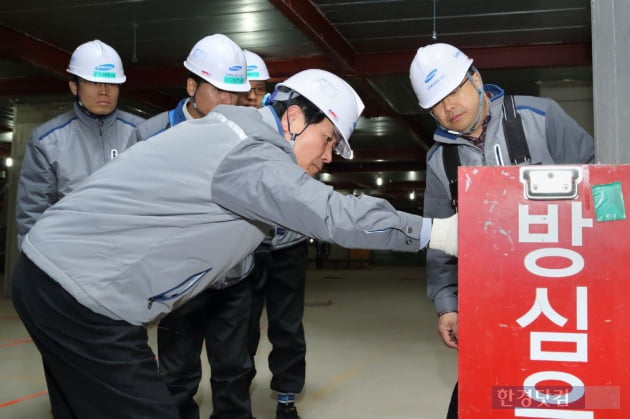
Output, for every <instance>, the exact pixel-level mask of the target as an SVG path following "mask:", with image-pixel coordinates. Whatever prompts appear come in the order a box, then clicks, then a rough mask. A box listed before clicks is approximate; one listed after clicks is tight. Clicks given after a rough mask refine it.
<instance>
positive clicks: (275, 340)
mask: <svg viewBox="0 0 630 419" xmlns="http://www.w3.org/2000/svg"><path fill="white" fill-rule="evenodd" d="M263 246H264V245H261V247H259V248H258V249H257V251H256V255H255V256H256V258H255V268H254V272H253V273H252V275H251V276H250V277H251V278H252V288H253V295H252V300H253V302H252V313H251V322H250V328H249V353H250V355H251V357H252V363H253V358H254V356H255V355H256V350H257V349H258V343H259V341H260V317H261V315H262V310H263V307H265V306H266V309H267V321H268V330H267V336H268V338H269V341H270V342H271V345H272V349H271V352H270V354H269V370H270V371H271V373H272V379H271V389H272V390H275V391H279V392H284V393H299V392H301V391H302V389H303V388H304V376H305V373H306V340H305V337H304V326H303V325H302V319H303V317H304V287H305V281H306V256H307V244H306V241H303V242H301V243H298V244H296V245H294V246H290V247H286V248H283V249H278V250H274V251H270V250H269V248H268V247H267V249H264V248H263ZM255 374H256V370H255V368H254V370H253V373H252V376H251V378H252V379H253V377H254V375H255Z"/></svg>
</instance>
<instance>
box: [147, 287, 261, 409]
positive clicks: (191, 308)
mask: <svg viewBox="0 0 630 419" xmlns="http://www.w3.org/2000/svg"><path fill="white" fill-rule="evenodd" d="M250 308H251V286H250V284H249V280H248V279H244V280H242V281H240V282H239V283H237V284H235V285H232V286H230V287H228V288H224V289H221V290H214V289H208V290H206V291H204V292H202V293H201V294H199V295H197V296H196V297H195V298H193V299H192V300H190V301H187V302H186V303H185V304H184V305H182V306H181V307H179V308H177V309H176V310H174V311H173V312H171V313H170V314H169V315H168V316H166V317H164V318H163V319H162V320H161V321H160V324H159V326H158V359H159V367H160V373H161V374H162V375H163V377H164V379H165V381H166V383H167V385H168V388H169V389H170V391H171V393H172V394H173V397H174V398H175V402H176V404H177V408H178V410H179V414H180V418H181V419H198V418H199V406H197V403H196V402H195V400H194V399H193V396H194V395H195V394H196V393H197V389H198V388H199V383H200V381H201V375H202V372H201V369H202V368H201V359H200V356H201V350H202V348H203V342H204V340H205V343H206V354H207V357H208V363H209V364H210V369H211V378H210V386H211V388H212V405H213V412H212V415H211V416H210V418H211V419H245V418H247V419H249V418H251V416H252V413H251V401H250V396H249V377H250V375H251V370H252V364H251V360H250V358H249V354H248V352H247V330H248V327H249V316H250Z"/></svg>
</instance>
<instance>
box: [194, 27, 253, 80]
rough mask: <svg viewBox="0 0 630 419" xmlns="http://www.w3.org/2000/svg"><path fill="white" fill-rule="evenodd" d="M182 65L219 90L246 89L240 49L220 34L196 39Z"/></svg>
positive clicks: (244, 70)
mask: <svg viewBox="0 0 630 419" xmlns="http://www.w3.org/2000/svg"><path fill="white" fill-rule="evenodd" d="M184 67H186V68H187V69H188V70H190V71H191V72H192V73H194V74H196V75H198V76H199V77H201V78H202V79H204V80H205V81H207V82H208V83H210V84H212V85H213V86H215V87H216V88H218V89H221V90H226V91H228V92H249V89H250V86H249V82H248V81H247V62H246V61H245V55H244V54H243V50H242V49H241V47H239V46H238V45H236V43H235V42H234V41H232V40H231V39H230V38H228V37H227V36H225V35H223V34H214V35H209V36H206V37H205V38H203V39H201V40H200V41H198V42H197V43H196V44H195V46H194V47H193V48H192V50H190V54H188V57H187V58H186V61H184Z"/></svg>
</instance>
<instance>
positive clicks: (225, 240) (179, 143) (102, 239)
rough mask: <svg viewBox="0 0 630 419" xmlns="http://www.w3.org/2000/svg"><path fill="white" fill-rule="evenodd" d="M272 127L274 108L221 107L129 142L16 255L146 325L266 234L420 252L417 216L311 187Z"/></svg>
mask: <svg viewBox="0 0 630 419" xmlns="http://www.w3.org/2000/svg"><path fill="white" fill-rule="evenodd" d="M277 124H278V119H277V116H276V115H275V113H274V112H273V110H272V109H271V108H269V107H267V108H263V109H260V110H258V109H252V108H246V107H238V106H224V105H221V106H218V107H216V108H215V110H214V111H213V112H211V113H209V114H208V115H207V116H206V117H204V118H201V119H198V120H194V121H186V122H183V123H181V124H178V125H176V126H175V127H173V128H171V129H169V130H167V131H165V132H163V133H161V134H159V135H157V136H155V137H153V138H152V139H151V141H145V142H141V143H138V144H136V145H135V146H133V147H132V148H130V149H129V150H127V151H126V152H125V153H123V154H121V155H120V157H118V158H117V159H115V160H114V161H113V162H111V163H109V164H107V165H105V166H103V167H102V168H101V169H100V170H99V171H97V172H96V173H94V174H93V175H92V176H90V177H89V178H88V179H87V180H86V181H85V182H83V183H82V184H81V185H80V186H79V187H78V188H77V189H76V190H75V191H74V192H73V193H71V194H69V195H68V196H66V197H65V198H64V199H62V200H61V201H59V202H58V203H57V204H56V205H54V206H52V207H51V208H50V209H49V210H48V211H46V213H45V214H44V215H43V216H42V217H41V218H40V220H39V221H38V223H37V224H36V225H35V226H34V227H33V229H32V230H31V231H30V232H29V234H28V235H27V236H26V238H25V240H24V245H23V247H22V249H23V252H24V253H25V254H26V255H27V256H28V257H29V258H30V259H31V260H32V261H33V262H34V263H35V264H36V265H37V266H39V267H40V268H41V269H42V270H43V271H45V272H46V273H47V274H48V275H49V276H50V277H52V278H53V279H54V280H55V281H57V282H58V283H59V284H60V285H61V286H62V287H63V288H64V289H65V290H66V291H67V292H68V293H70V294H71V295H72V296H74V298H76V299H77V301H79V302H80V303H81V304H83V305H84V306H86V307H87V308H89V309H90V310H92V311H94V312H96V313H99V314H101V315H104V316H107V317H109V318H111V319H114V320H124V321H127V322H129V323H131V324H134V325H141V324H148V323H151V322H154V321H156V320H159V318H160V317H162V316H163V315H164V314H166V313H168V312H170V311H171V310H173V309H174V308H176V307H178V306H179V305H181V304H182V303H183V302H185V301H187V300H188V299H190V298H192V297H194V296H195V295H197V294H199V293H200V292H201V291H203V290H204V289H206V288H207V287H208V286H210V285H211V284H212V283H213V282H215V281H216V280H218V279H220V278H222V276H223V275H225V273H226V272H227V271H228V270H229V269H230V268H232V267H233V266H234V265H236V264H237V263H238V262H239V261H240V260H242V259H243V258H244V257H245V256H246V255H248V254H250V253H252V252H253V251H254V249H255V248H256V247H257V246H258V245H259V244H260V242H261V241H262V240H263V238H264V236H265V235H266V234H267V233H268V231H269V225H278V226H282V227H284V228H286V229H288V230H293V231H296V232H300V233H302V234H306V235H308V236H311V237H315V238H317V239H319V240H325V241H331V242H335V243H337V244H339V245H341V246H345V247H360V248H379V249H392V250H397V251H418V250H419V249H420V247H421V244H420V239H421V229H422V224H423V218H422V217H420V216H417V215H413V214H408V213H404V212H400V211H397V210H395V209H394V208H393V207H392V206H391V205H390V204H389V203H388V202H387V201H384V200H382V199H377V198H372V197H369V196H361V197H354V196H345V195H342V194H339V193H336V192H334V191H333V190H332V188H331V187H330V186H327V185H325V184H323V183H321V182H319V181H317V180H315V179H313V178H311V177H310V176H309V175H308V174H307V173H306V172H304V170H302V169H301V168H300V167H299V166H297V164H296V160H295V155H294V154H293V151H292V148H291V145H290V144H289V143H288V142H287V141H286V140H285V139H284V138H283V137H282V136H280V135H279V134H278V125H277ZM425 235H426V232H425Z"/></svg>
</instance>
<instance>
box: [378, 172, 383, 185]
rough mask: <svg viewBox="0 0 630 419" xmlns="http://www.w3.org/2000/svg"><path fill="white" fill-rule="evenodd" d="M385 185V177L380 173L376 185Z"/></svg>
mask: <svg viewBox="0 0 630 419" xmlns="http://www.w3.org/2000/svg"><path fill="white" fill-rule="evenodd" d="M382 184H383V175H381V174H380V173H379V174H378V175H376V185H377V186H381V185H382Z"/></svg>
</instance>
